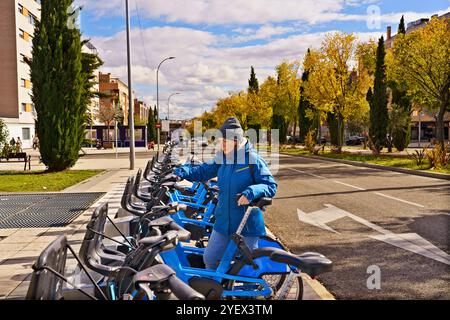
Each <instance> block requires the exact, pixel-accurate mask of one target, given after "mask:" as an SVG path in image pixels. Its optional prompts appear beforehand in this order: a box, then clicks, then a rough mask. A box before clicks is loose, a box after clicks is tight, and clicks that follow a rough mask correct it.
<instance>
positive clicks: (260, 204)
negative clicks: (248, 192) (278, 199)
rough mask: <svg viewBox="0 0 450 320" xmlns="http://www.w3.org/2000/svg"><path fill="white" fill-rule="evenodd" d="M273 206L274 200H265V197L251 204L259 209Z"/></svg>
mask: <svg viewBox="0 0 450 320" xmlns="http://www.w3.org/2000/svg"><path fill="white" fill-rule="evenodd" d="M271 204H272V198H265V197H263V198H259V199H256V200H254V201H252V203H250V205H251V206H254V207H258V208H260V209H262V208H264V207H265V206H270V205H271Z"/></svg>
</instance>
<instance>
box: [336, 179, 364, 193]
mask: <svg viewBox="0 0 450 320" xmlns="http://www.w3.org/2000/svg"><path fill="white" fill-rule="evenodd" d="M333 182H335V183H339V184H342V185H344V186H347V187H350V188H353V189H357V190H363V191H366V190H367V189H364V188H360V187H357V186H352V185H351V184H348V183H344V182H340V181H333Z"/></svg>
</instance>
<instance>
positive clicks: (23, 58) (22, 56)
mask: <svg viewBox="0 0 450 320" xmlns="http://www.w3.org/2000/svg"><path fill="white" fill-rule="evenodd" d="M26 58H27V56H26V55H24V54H22V53H21V54H20V62H22V63H26V62H25V59H26Z"/></svg>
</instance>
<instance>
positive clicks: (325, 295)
mask: <svg viewBox="0 0 450 320" xmlns="http://www.w3.org/2000/svg"><path fill="white" fill-rule="evenodd" d="M302 278H303V280H305V281H306V282H307V283H308V285H309V286H310V287H311V288H312V289H313V290H314V292H315V293H316V294H317V295H318V296H319V297H320V299H321V300H336V299H335V298H334V296H333V295H332V294H331V293H330V292H329V291H328V290H327V289H326V288H325V287H324V286H323V284H321V283H320V282H319V280H316V279H312V278H311V277H310V276H308V275H307V274H306V273H302Z"/></svg>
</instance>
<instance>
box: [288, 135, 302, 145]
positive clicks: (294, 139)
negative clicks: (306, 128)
mask: <svg viewBox="0 0 450 320" xmlns="http://www.w3.org/2000/svg"><path fill="white" fill-rule="evenodd" d="M286 138H287V142H288V143H300V137H293V136H286Z"/></svg>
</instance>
